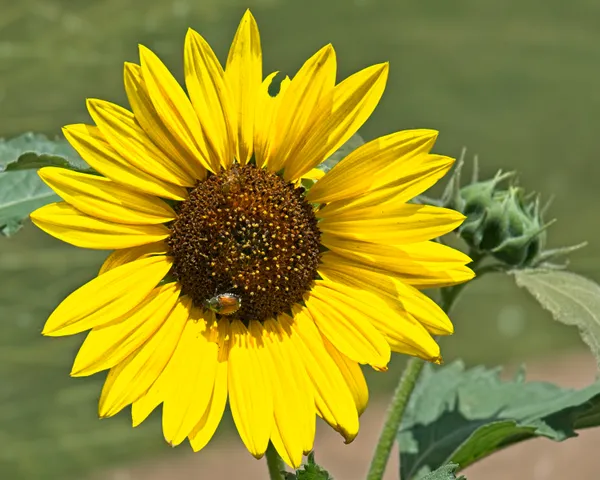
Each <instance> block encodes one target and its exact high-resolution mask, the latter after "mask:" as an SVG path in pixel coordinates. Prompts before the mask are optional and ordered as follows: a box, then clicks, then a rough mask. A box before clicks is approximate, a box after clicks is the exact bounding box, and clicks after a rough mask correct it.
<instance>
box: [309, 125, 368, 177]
mask: <svg viewBox="0 0 600 480" xmlns="http://www.w3.org/2000/svg"><path fill="white" fill-rule="evenodd" d="M364 143H365V141H364V139H363V138H362V137H361V136H360V135H359V134H358V133H355V134H354V135H352V136H351V137H350V138H349V139H348V141H347V142H346V143H344V144H343V145H342V146H341V147H340V148H338V149H337V150H336V151H335V152H333V153H332V154H331V156H330V157H329V158H328V159H327V160H325V161H324V162H323V163H321V165H319V167H318V168H319V169H320V170H323V171H324V172H325V173H327V172H328V171H329V170H331V169H332V168H333V167H335V166H336V165H337V164H338V162H339V161H340V160H342V159H343V158H345V157H347V156H348V155H349V154H350V153H352V152H353V151H354V150H356V149H357V148H358V147H360V146H361V145H364Z"/></svg>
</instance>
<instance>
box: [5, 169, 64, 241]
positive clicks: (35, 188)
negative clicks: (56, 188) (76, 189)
mask: <svg viewBox="0 0 600 480" xmlns="http://www.w3.org/2000/svg"><path fill="white" fill-rule="evenodd" d="M59 200H60V198H59V197H58V195H56V194H55V193H54V192H53V191H52V190H51V189H50V188H49V187H48V186H46V184H45V183H43V182H42V181H41V180H40V178H39V177H38V175H37V172H35V171H33V170H30V171H22V172H4V173H0V235H4V236H7V237H8V236H10V235H13V234H14V233H16V232H17V231H18V230H19V228H20V227H21V225H22V223H23V221H24V220H25V219H26V218H27V217H28V216H29V214H30V213H31V212H33V211H34V210H35V209H37V208H39V207H43V206H44V205H47V204H48V203H52V202H57V201H59Z"/></svg>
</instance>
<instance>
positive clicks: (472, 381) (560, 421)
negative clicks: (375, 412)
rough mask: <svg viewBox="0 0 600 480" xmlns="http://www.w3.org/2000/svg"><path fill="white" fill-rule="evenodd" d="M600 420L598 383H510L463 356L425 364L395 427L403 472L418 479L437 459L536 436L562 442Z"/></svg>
mask: <svg viewBox="0 0 600 480" xmlns="http://www.w3.org/2000/svg"><path fill="white" fill-rule="evenodd" d="M597 425H600V381H599V382H596V383H594V384H592V385H590V386H589V387H586V388H584V389H582V390H569V389H563V388H560V387H558V386H556V385H552V384H550V383H543V382H525V380H524V373H523V371H520V372H519V373H518V374H517V376H516V377H515V378H514V379H512V380H509V381H502V380H501V379H500V370H499V369H494V370H488V369H485V368H483V367H476V368H473V369H470V370H465V367H464V364H463V363H462V362H455V363H452V364H450V365H448V366H445V367H433V366H431V365H427V366H426V368H425V369H424V371H423V375H422V377H421V381H420V382H419V384H418V385H417V387H416V389H415V390H414V392H413V396H412V397H411V402H410V403H409V406H408V408H407V411H406V415H405V417H404V420H403V424H402V426H401V427H400V430H399V432H398V443H399V446H400V477H401V478H402V479H403V480H408V479H412V478H419V479H423V478H427V477H423V476H424V475H426V474H427V473H429V472H430V471H431V470H433V469H434V468H437V467H438V466H439V465H444V464H446V463H448V462H452V463H456V464H458V465H459V466H460V468H461V469H463V468H465V467H466V466H468V465H470V464H472V463H474V462H476V461H477V460H480V459H481V458H484V457H486V456H488V455H490V454H492V453H494V452H495V451H497V450H500V449H502V448H504V447H506V446H508V445H511V444H514V443H517V442H521V441H523V440H526V439H529V438H534V437H546V438H549V439H551V440H554V441H562V440H565V439H566V438H569V437H573V436H576V433H575V430H576V429H579V428H587V427H592V426H597Z"/></svg>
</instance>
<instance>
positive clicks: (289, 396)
mask: <svg viewBox="0 0 600 480" xmlns="http://www.w3.org/2000/svg"><path fill="white" fill-rule="evenodd" d="M280 317H281V320H279V321H278V322H276V321H274V320H272V319H271V320H267V321H265V322H264V328H265V333H266V334H265V338H264V341H265V344H266V351H267V354H268V355H269V360H270V362H269V366H270V367H271V368H270V369H269V374H270V375H271V384H272V385H273V409H274V419H275V422H274V423H273V432H272V433H271V441H272V442H273V445H274V446H275V448H276V450H277V451H278V453H279V455H280V456H281V458H283V460H284V461H285V462H286V463H287V464H288V465H290V466H291V467H293V468H299V467H300V465H301V463H302V454H303V452H305V451H307V450H308V451H310V450H311V449H312V445H313V442H314V435H315V420H316V416H315V408H314V402H315V400H314V395H313V389H312V386H311V385H310V381H309V379H308V375H307V373H306V369H305V367H304V365H303V364H302V362H301V359H300V357H299V355H298V353H297V352H296V349H295V347H294V344H293V342H292V340H291V338H290V337H291V336H292V335H297V334H296V333H295V332H294V331H293V330H292V329H291V325H292V321H291V319H289V320H288V319H285V318H283V317H284V316H283V315H282V316H280ZM281 322H285V324H284V325H282V323H281Z"/></svg>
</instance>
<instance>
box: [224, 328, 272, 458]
mask: <svg viewBox="0 0 600 480" xmlns="http://www.w3.org/2000/svg"><path fill="white" fill-rule="evenodd" d="M262 330H263V327H262V325H260V324H259V323H258V322H256V321H251V322H250V327H249V329H247V328H246V327H245V326H244V325H243V324H242V323H241V322H240V321H239V320H234V321H232V323H231V341H230V342H231V343H230V350H229V370H228V383H229V387H228V389H229V404H230V406H231V414H232V416H233V421H234V422H235V425H236V427H237V430H238V432H239V434H240V437H241V438H242V441H243V442H244V445H246V448H247V449H248V451H249V452H250V453H251V454H252V455H254V456H255V457H256V458H261V457H262V456H263V455H264V453H265V451H266V450H267V445H268V443H269V438H270V436H271V430H272V426H273V394H272V387H271V383H270V378H269V375H268V373H267V371H266V369H267V367H266V366H265V365H266V362H267V361H268V359H267V355H266V352H265V346H264V344H263V342H262V337H263V334H262Z"/></svg>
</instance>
